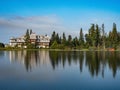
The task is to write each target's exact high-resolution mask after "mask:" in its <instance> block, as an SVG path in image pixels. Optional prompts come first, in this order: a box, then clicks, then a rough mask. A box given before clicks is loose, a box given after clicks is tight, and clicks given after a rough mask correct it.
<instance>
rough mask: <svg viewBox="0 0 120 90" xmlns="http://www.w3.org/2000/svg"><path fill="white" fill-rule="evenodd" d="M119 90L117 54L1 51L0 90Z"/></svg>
mask: <svg viewBox="0 0 120 90" xmlns="http://www.w3.org/2000/svg"><path fill="white" fill-rule="evenodd" d="M23 89H24V90H120V52H89V51H87V52H82V51H49V50H40V51H0V90H23Z"/></svg>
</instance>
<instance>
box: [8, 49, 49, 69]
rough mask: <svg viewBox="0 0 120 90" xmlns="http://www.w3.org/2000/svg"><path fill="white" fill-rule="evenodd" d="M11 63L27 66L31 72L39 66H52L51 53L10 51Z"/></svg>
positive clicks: (43, 51)
mask: <svg viewBox="0 0 120 90" xmlns="http://www.w3.org/2000/svg"><path fill="white" fill-rule="evenodd" d="M9 59H10V62H11V63H13V62H19V63H21V64H23V65H25V67H26V69H27V70H31V69H33V68H36V67H38V66H42V65H45V66H48V65H51V64H50V59H49V51H45V50H40V51H27V50H22V51H9Z"/></svg>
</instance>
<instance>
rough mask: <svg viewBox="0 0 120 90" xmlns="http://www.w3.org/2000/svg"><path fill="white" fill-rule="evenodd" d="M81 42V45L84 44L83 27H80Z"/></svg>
mask: <svg viewBox="0 0 120 90" xmlns="http://www.w3.org/2000/svg"><path fill="white" fill-rule="evenodd" d="M79 44H80V46H81V47H83V46H84V34H83V31H82V28H81V29H80V37H79Z"/></svg>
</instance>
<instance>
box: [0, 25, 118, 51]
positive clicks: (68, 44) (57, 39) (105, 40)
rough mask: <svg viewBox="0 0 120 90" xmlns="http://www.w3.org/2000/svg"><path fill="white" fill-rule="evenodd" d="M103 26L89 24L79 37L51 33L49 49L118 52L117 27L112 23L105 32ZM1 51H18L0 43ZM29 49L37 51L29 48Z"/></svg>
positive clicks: (27, 35) (81, 30)
mask: <svg viewBox="0 0 120 90" xmlns="http://www.w3.org/2000/svg"><path fill="white" fill-rule="evenodd" d="M105 28H107V27H105V26H104V24H102V25H101V26H99V25H98V24H91V26H90V28H89V29H88V32H87V33H86V34H84V33H83V29H82V28H81V29H80V32H79V37H77V36H75V37H73V36H72V35H68V36H66V34H65V32H63V34H62V35H61V36H60V35H59V33H57V32H55V31H53V33H52V35H51V38H50V43H49V49H62V50H75V49H76V50H120V32H118V30H117V26H116V24H115V23H113V27H112V28H111V31H109V32H106V31H105ZM26 37H27V38H26V40H25V41H26V45H28V43H29V42H28V41H29V40H28V39H29V34H28V30H27V31H26ZM0 48H1V49H20V48H17V47H14V48H13V47H9V48H8V47H7V48H6V47H5V45H4V43H0ZM29 49H37V48H35V47H32V45H31V47H30V48H29Z"/></svg>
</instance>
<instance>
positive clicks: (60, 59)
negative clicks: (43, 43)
mask: <svg viewBox="0 0 120 90" xmlns="http://www.w3.org/2000/svg"><path fill="white" fill-rule="evenodd" d="M3 54H4V53H2V52H0V55H1V56H2V55H3ZM9 55H10V61H11V62H18V61H19V62H22V63H23V64H24V65H25V67H26V70H27V71H31V70H32V68H34V67H37V66H38V65H40V64H42V65H43V64H48V63H49V64H50V65H52V67H53V69H55V68H56V67H58V66H59V65H62V67H63V68H65V65H66V64H67V63H68V65H69V66H71V64H73V63H75V64H79V68H80V72H82V71H83V66H85V68H88V70H89V72H90V74H91V76H92V77H94V76H98V75H101V76H102V77H104V72H105V70H106V66H107V67H108V68H109V69H110V70H111V71H112V73H113V77H115V76H116V73H117V70H118V69H119V68H120V52H107V51H106V52H104V51H101V52H97V51H94V52H93V51H92V52H90V51H87V52H82V51H47V50H38V51H37V50H35V51H34V50H31V51H30V50H28V51H27V50H26V51H24V50H23V51H9ZM84 64H85V65H84Z"/></svg>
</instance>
